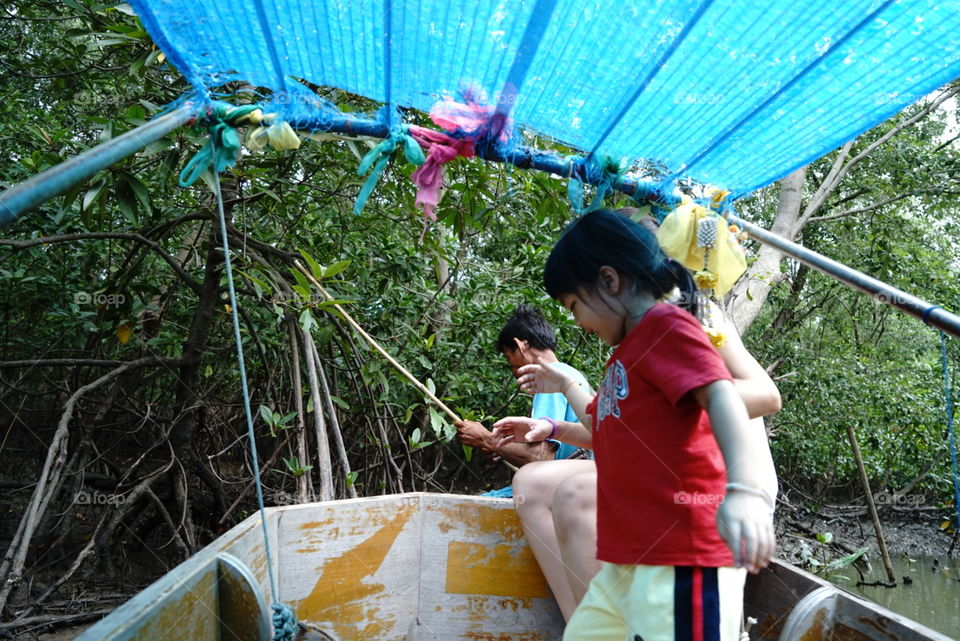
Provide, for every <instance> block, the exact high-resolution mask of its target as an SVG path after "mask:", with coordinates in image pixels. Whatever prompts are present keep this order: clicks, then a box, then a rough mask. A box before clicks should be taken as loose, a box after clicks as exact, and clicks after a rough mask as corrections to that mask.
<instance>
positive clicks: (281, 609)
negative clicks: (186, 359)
mask: <svg viewBox="0 0 960 641" xmlns="http://www.w3.org/2000/svg"><path fill="white" fill-rule="evenodd" d="M211 141H212V144H213V146H214V147H215V146H216V142H215V141H216V139H215V138H211ZM214 153H216V150H215V149H214ZM213 193H214V196H215V197H216V200H217V216H218V217H219V218H220V235H221V236H222V238H223V263H224V269H225V271H226V273H227V289H228V290H229V291H230V317H231V318H232V319H233V338H234V341H235V342H236V344H237V362H238V363H239V365H240V388H241V389H242V390H243V411H244V414H245V415H246V418H247V436H248V437H249V438H250V456H251V458H253V477H254V480H255V481H256V486H257V505H259V507H260V526H261V527H262V528H263V546H264V549H265V551H266V555H267V574H268V575H269V577H270V596H271V598H272V600H273V612H274V614H273V626H274V633H273V638H274V640H275V641H292V640H293V638H294V635H295V634H296V630H297V618H296V615H294V613H293V610H291V609H290V608H289V607H288V606H286V605H284V604H282V603H280V602H279V600H278V598H277V594H278V589H277V580H276V577H274V575H273V562H272V561H271V554H270V533H269V532H268V531H267V512H266V509H265V508H264V506H263V487H262V486H261V484H260V461H259V459H258V456H257V441H256V436H255V435H254V432H253V413H252V412H251V411H250V390H249V388H248V386H247V368H246V365H245V364H244V360H243V343H242V341H241V339H240V314H239V311H238V307H237V292H236V290H235V289H234V286H233V269H232V267H231V265H230V243H229V241H228V240H227V220H226V216H225V215H224V213H223V195H222V194H221V192H220V174H219V172H217V171H214V172H213Z"/></svg>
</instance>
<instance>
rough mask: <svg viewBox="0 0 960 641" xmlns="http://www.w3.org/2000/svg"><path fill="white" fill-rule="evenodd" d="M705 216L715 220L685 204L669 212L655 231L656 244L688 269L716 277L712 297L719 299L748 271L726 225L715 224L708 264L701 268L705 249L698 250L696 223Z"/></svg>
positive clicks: (695, 206) (699, 207) (698, 207)
mask: <svg viewBox="0 0 960 641" xmlns="http://www.w3.org/2000/svg"><path fill="white" fill-rule="evenodd" d="M706 216H717V217H720V215H719V214H717V213H716V212H713V211H711V210H709V209H707V208H706V207H703V206H702V205H698V204H696V203H694V202H691V201H685V202H684V203H683V204H682V205H680V206H679V207H677V208H676V209H674V210H673V211H672V212H670V213H669V214H668V215H667V217H666V218H664V220H663V222H662V223H661V224H660V229H659V230H657V241H659V243H660V247H661V248H663V251H664V253H665V254H666V255H667V256H669V257H670V258H672V259H674V260H675V261H677V262H679V263H680V264H682V265H683V266H684V267H686V268H687V269H690V270H693V271H695V272H696V271H700V270H703V269H705V268H706V269H709V270H710V271H711V272H713V273H714V274H716V276H717V284H716V286H715V287H714V288H713V291H714V295H716V296H717V298H722V297H723V296H724V294H726V293H727V292H728V291H730V288H731V287H732V286H733V284H734V283H735V282H736V281H737V279H738V278H740V276H741V275H742V274H743V272H745V271H746V270H747V260H746V256H744V253H743V249H742V248H741V247H740V245H739V244H738V243H737V241H736V239H735V238H734V237H733V236H732V235H731V234H730V233H729V232H728V231H727V224H726V221H725V220H724V219H723V218H722V217H720V220H718V221H717V222H718V226H719V233H718V234H717V240H716V244H715V246H714V247H712V248H710V254H709V262H708V264H707V265H704V262H703V259H704V255H705V250H706V249H707V248H706V247H698V246H697V221H699V220H700V219H701V218H704V217H706Z"/></svg>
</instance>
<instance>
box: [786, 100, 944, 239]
mask: <svg viewBox="0 0 960 641" xmlns="http://www.w3.org/2000/svg"><path fill="white" fill-rule="evenodd" d="M957 93H960V86H957V87H951V88H950V89H947V90H946V91H944V92H943V93H942V94H940V95H939V96H937V98H936V99H934V100H933V101H932V102H930V103H929V104H927V105H926V106H925V107H924V108H923V109H921V110H920V111H919V112H917V113H916V114H915V115H914V116H913V117H912V118H909V119H908V120H905V121H904V122H901V123H900V124H898V125H896V126H895V127H892V128H891V129H890V131H888V132H887V133H885V134H883V135H882V136H880V137H879V138H877V139H876V140H874V141H873V142H872V143H870V144H869V145H867V146H866V147H865V148H864V149H863V151H861V152H860V153H859V154H857V155H856V156H854V157H853V158H851V159H850V160H849V161H848V162H847V163H846V164H845V165H843V167H842V168H839V169H837V171H836V172H834V170H833V169H831V170H830V175H828V176H827V178H826V179H825V180H824V181H823V183H822V184H821V185H820V188H819V189H817V193H816V194H814V196H813V198H811V199H810V203H809V204H808V205H807V207H806V209H804V212H803V214H802V215H801V216H800V218H799V219H798V220H797V222H796V224H795V225H794V233H795V234H796V233H799V231H800V230H801V229H803V227H804V225H806V224H807V223H808V222H809V221H810V217H811V216H813V214H814V212H816V211H817V209H819V208H820V206H821V205H823V201H824V200H826V198H827V196H829V195H830V193H831V192H832V191H833V190H834V189H835V188H836V186H837V184H838V183H839V182H840V180H842V179H843V177H844V176H846V175H847V174H848V173H850V170H851V169H853V168H854V167H855V166H856V165H858V164H859V163H860V161H861V160H863V159H864V158H866V157H867V156H868V155H870V153H871V152H873V150H874V149H876V148H877V147H879V146H880V145H882V144H884V143H885V142H887V141H888V140H890V139H891V138H893V137H894V136H896V135H897V134H899V133H900V132H901V131H903V130H904V129H906V128H907V127H910V126H911V125H913V124H915V123H916V122H918V121H920V120H922V119H923V118H925V117H926V116H927V115H928V114H929V113H930V112H931V111H933V110H934V109H936V108H937V107H939V106H940V105H941V104H942V103H943V102H944V101H945V100H948V99H949V98H952V97H953V96H955V95H957ZM852 143H853V141H850V142H848V143H847V144H846V145H844V149H847V150H848V151H849V146H850V145H852ZM845 156H846V154H845V153H841V156H840V157H838V158H837V160H836V161H834V168H837V167H838V164H837V163H838V162H840V161H841V158H842V157H845Z"/></svg>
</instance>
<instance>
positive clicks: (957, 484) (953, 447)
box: [940, 330, 960, 532]
mask: <svg viewBox="0 0 960 641" xmlns="http://www.w3.org/2000/svg"><path fill="white" fill-rule="evenodd" d="M940 363H941V365H943V391H944V395H945V396H946V397H947V407H946V410H947V432H948V434H949V435H950V469H951V471H952V472H953V507H954V510H955V511H956V514H957V524H956V528H957V532H960V478H958V477H960V475H958V473H957V437H956V434H954V430H953V385H952V384H951V380H950V363H949V360H948V359H947V335H946V334H944V333H943V331H942V330H941V331H940Z"/></svg>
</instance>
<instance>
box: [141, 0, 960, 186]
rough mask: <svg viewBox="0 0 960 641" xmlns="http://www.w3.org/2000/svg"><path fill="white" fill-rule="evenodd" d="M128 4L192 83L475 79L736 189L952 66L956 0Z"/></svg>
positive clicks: (438, 90) (544, 124)
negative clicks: (938, 0)
mask: <svg viewBox="0 0 960 641" xmlns="http://www.w3.org/2000/svg"><path fill="white" fill-rule="evenodd" d="M131 3H132V4H133V6H134V8H135V9H136V11H137V12H138V14H139V15H140V17H141V19H142V21H143V23H144V26H145V27H146V29H147V30H148V32H149V33H150V34H151V36H152V37H153V39H154V41H155V42H156V43H157V45H158V46H159V47H160V48H161V49H163V51H164V52H165V53H166V54H167V56H168V59H169V60H170V61H171V62H172V63H173V64H174V65H176V67H177V68H178V69H179V70H180V72H181V73H183V75H184V76H185V77H186V78H187V79H188V80H189V81H190V82H191V83H192V84H193V85H194V87H195V88H196V89H197V90H199V91H201V92H208V91H210V90H211V89H212V88H215V87H217V86H219V85H221V84H223V83H224V82H225V81H228V80H244V81H247V82H249V83H251V84H252V85H255V86H257V87H263V88H267V89H270V90H272V91H273V92H276V93H278V94H280V95H289V96H294V97H295V96H296V95H297V93H296V92H294V91H292V89H293V86H294V84H295V83H296V82H297V80H296V79H303V80H306V81H309V82H311V83H314V84H317V85H324V86H330V87H337V88H340V89H343V90H346V91H349V92H352V93H355V94H359V95H363V96H366V97H369V98H371V99H373V100H376V101H380V102H384V103H389V104H391V105H397V106H403V107H413V108H416V109H420V110H423V111H429V110H430V108H431V107H432V106H433V105H434V104H436V103H437V102H438V101H439V100H441V99H443V97H444V96H456V95H457V93H458V91H459V90H461V89H462V88H463V87H466V86H470V87H473V88H476V89H480V90H482V91H483V92H485V93H486V95H487V96H488V100H489V103H490V104H491V105H496V106H497V109H498V111H499V112H500V113H501V114H503V115H509V117H510V118H512V119H513V123H514V125H515V126H518V127H520V128H521V129H527V130H531V131H534V132H536V133H538V134H540V135H543V136H547V137H549V138H552V139H555V140H557V141H559V142H561V143H563V144H565V145H568V146H570V147H573V148H575V149H579V150H582V151H583V152H591V153H594V154H602V155H606V156H610V157H613V158H623V159H625V160H627V161H628V162H629V163H637V162H641V161H643V162H653V163H656V165H657V166H658V167H660V168H661V170H662V171H665V172H666V175H667V176H669V177H670V178H692V179H695V180H698V181H702V182H704V183H709V184H712V185H716V186H718V187H722V188H724V189H728V190H730V191H731V192H732V193H733V197H737V196H740V195H743V194H746V193H748V192H750V191H752V190H754V189H757V188H759V187H762V186H764V185H767V184H769V183H771V182H773V181H775V180H777V179H778V178H780V177H782V176H784V175H785V174H787V173H789V172H790V171H792V170H793V169H796V168H797V167H800V166H802V165H804V164H807V163H808V162H810V161H812V160H814V159H816V158H818V157H819V156H821V155H823V154H825V153H827V152H829V151H831V150H832V149H835V148H836V147H838V146H840V145H841V144H843V143H844V142H845V141H847V140H849V139H851V138H853V137H855V136H857V135H858V134H860V133H861V132H863V131H865V130H867V129H869V128H870V127H872V126H874V125H876V124H878V123H880V122H882V121H883V120H885V119H886V118H888V117H890V116H891V115H893V114H894V113H896V112H897V111H899V110H901V109H903V108H904V107H906V106H907V105H909V104H911V103H913V102H915V101H917V100H919V99H920V98H922V97H923V96H925V95H927V94H929V93H930V92H931V91H933V90H934V89H936V88H937V87H940V86H942V85H943V84H945V83H947V82H949V81H950V80H953V79H955V78H957V77H958V76H960V0H951V1H942V2H937V1H934V0H899V1H895V0H885V1H880V0H845V1H844V2H835V1H832V0H792V1H786V0H754V1H751V2H745V1H744V0H620V1H618V2H611V1H610V0H595V1H585V0H277V1H275V2H265V1H263V0H234V1H233V2H231V3H228V4H227V3H222V2H214V1H213V0H131ZM283 92H287V93H286V94H284V93H283ZM278 102H280V101H278ZM288 102H291V101H288ZM292 102H302V101H292ZM275 107H276V108H277V109H280V110H281V111H282V110H283V108H284V107H283V105H279V106H276V105H275ZM305 108H307V107H306V106H305V104H297V105H287V109H288V110H294V109H305Z"/></svg>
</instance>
